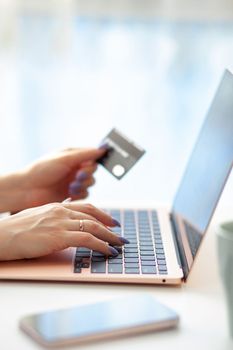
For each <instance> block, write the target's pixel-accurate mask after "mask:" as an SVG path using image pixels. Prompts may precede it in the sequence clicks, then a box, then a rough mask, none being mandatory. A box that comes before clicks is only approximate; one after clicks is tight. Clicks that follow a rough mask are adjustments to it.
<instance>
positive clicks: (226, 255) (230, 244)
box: [217, 221, 233, 338]
mask: <svg viewBox="0 0 233 350" xmlns="http://www.w3.org/2000/svg"><path fill="white" fill-rule="evenodd" d="M217 244H218V260H219V270H220V275H221V279H222V282H223V286H224V290H225V295H226V304H227V311H228V319H229V328H230V334H231V337H232V338H233V221H229V222H224V223H222V224H220V225H219V226H218V229H217Z"/></svg>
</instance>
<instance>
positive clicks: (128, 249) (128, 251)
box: [124, 247, 138, 253]
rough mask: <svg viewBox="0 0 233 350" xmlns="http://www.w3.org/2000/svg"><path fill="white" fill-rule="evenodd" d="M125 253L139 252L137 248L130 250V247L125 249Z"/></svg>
mask: <svg viewBox="0 0 233 350" xmlns="http://www.w3.org/2000/svg"><path fill="white" fill-rule="evenodd" d="M124 252H125V253H137V252H138V249H137V248H128V247H125V249H124Z"/></svg>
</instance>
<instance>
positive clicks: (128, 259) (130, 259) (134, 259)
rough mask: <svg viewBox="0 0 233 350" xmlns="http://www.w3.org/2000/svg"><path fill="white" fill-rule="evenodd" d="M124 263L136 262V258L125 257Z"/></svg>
mask: <svg viewBox="0 0 233 350" xmlns="http://www.w3.org/2000/svg"><path fill="white" fill-rule="evenodd" d="M125 263H138V258H125Z"/></svg>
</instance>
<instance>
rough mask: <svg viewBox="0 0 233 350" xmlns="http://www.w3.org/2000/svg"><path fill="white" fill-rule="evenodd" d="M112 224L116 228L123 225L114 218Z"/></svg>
mask: <svg viewBox="0 0 233 350" xmlns="http://www.w3.org/2000/svg"><path fill="white" fill-rule="evenodd" d="M112 222H113V224H114V225H115V226H118V227H121V224H120V223H119V221H117V220H116V219H114V218H112Z"/></svg>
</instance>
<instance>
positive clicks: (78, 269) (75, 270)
mask: <svg viewBox="0 0 233 350" xmlns="http://www.w3.org/2000/svg"><path fill="white" fill-rule="evenodd" d="M81 272H82V270H81V267H75V268H74V273H81Z"/></svg>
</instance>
